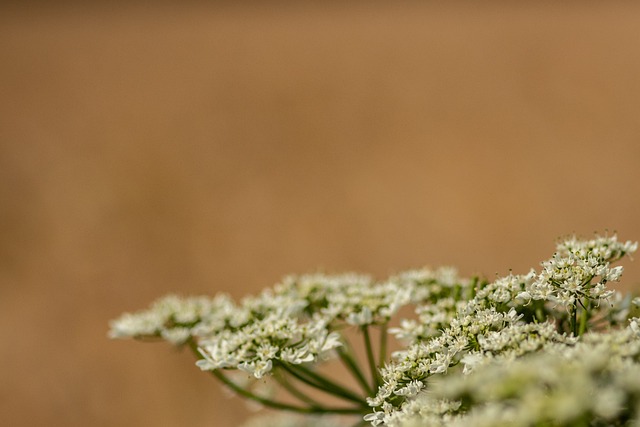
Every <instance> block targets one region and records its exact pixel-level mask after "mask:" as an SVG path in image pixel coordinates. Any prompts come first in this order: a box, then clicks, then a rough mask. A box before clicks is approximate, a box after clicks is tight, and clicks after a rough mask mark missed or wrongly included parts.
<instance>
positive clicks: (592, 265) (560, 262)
mask: <svg viewBox="0 0 640 427" xmlns="http://www.w3.org/2000/svg"><path fill="white" fill-rule="evenodd" d="M637 249H638V243H637V242H635V243H634V242H630V241H627V242H625V243H622V242H618V240H617V237H616V236H615V235H614V236H610V237H597V238H595V239H592V240H578V239H576V238H575V237H574V238H571V239H567V240H565V241H563V242H561V243H560V244H558V246H557V252H556V253H555V254H554V255H553V257H552V258H551V259H549V260H548V261H544V262H543V263H542V272H540V274H539V275H538V277H537V278H536V280H535V282H534V283H533V284H532V285H531V286H530V287H529V288H528V289H527V290H526V291H524V292H522V293H521V294H519V295H518V297H519V298H521V299H525V300H532V299H533V300H544V301H551V302H553V303H555V304H558V305H560V306H562V307H565V308H567V309H570V308H575V307H576V306H577V305H578V304H584V303H585V302H591V301H593V302H595V303H596V304H600V302H601V301H608V300H609V299H610V298H611V297H612V296H613V294H614V291H613V290H611V289H607V288H606V286H605V285H606V283H607V282H617V281H619V280H620V276H621V275H622V270H623V268H622V267H621V266H618V267H611V265H610V264H611V263H612V262H615V261H617V260H619V259H620V258H621V257H623V256H624V255H626V254H630V253H633V252H635V251H636V250H637ZM596 279H597V280H596ZM594 280H596V283H592V282H593V281H594ZM585 300H586V301H585Z"/></svg>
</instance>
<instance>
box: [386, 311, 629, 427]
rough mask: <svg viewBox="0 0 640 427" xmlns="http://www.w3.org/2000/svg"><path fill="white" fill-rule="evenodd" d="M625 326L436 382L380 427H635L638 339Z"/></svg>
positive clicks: (442, 378)
mask: <svg viewBox="0 0 640 427" xmlns="http://www.w3.org/2000/svg"><path fill="white" fill-rule="evenodd" d="M631 324H632V325H634V326H630V327H629V328H625V329H622V330H619V331H614V332H611V333H589V334H587V335H585V336H584V338H583V339H582V340H581V341H580V342H576V343H575V344H573V345H553V346H550V347H548V348H547V349H546V350H545V351H541V352H535V353H532V354H530V355H527V356H525V357H523V358H519V359H515V360H513V361H511V362H510V363H496V362H493V363H489V364H487V365H485V366H483V368H482V369H478V370H476V371H474V372H473V373H472V374H471V375H461V374H458V375H452V376H449V377H441V378H440V379H439V380H438V381H434V383H433V384H432V388H431V391H430V392H429V393H423V394H421V395H420V396H419V397H418V398H416V399H414V401H412V402H411V403H410V404H407V405H405V407H404V408H403V410H401V411H397V412H396V413H394V414H393V416H390V417H389V420H388V423H387V425H389V426H393V427H396V426H398V427H400V426H401V427H414V426H422V425H425V420H427V419H429V420H431V418H433V419H435V420H436V421H437V422H440V423H441V422H442V420H443V419H446V424H434V425H447V426H450V427H463V426H471V425H472V426H479V427H485V426H486V427H489V426H504V427H507V426H513V427H525V426H538V425H548V426H557V427H560V426H563V427H564V426H566V427H570V426H580V425H585V426H587V425H598V426H605V425H625V424H629V425H634V426H635V425H640V418H639V416H640V364H638V361H639V358H640V338H639V337H638V333H637V332H636V331H635V330H634V329H635V326H636V325H637V320H635V319H634V320H632V323H631ZM443 402H444V403H443ZM426 408H439V410H437V411H436V410H433V409H431V410H426ZM429 425H431V424H429Z"/></svg>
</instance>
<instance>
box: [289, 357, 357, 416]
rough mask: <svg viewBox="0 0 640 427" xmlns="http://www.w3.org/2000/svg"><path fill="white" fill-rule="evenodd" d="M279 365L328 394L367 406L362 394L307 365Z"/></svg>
mask: <svg viewBox="0 0 640 427" xmlns="http://www.w3.org/2000/svg"><path fill="white" fill-rule="evenodd" d="M279 366H281V367H282V368H283V369H284V370H286V371H287V372H288V373H290V374H291V375H292V376H293V377H295V378H297V379H298V380H300V381H302V382H304V383H306V384H308V385H310V386H312V387H315V388H318V389H320V390H322V391H324V392H326V393H328V394H333V395H334V396H337V397H341V398H343V399H346V400H350V401H352V402H356V403H358V404H360V405H363V406H366V402H365V400H364V399H363V398H362V397H361V396H358V395H357V394H355V393H354V392H352V391H350V390H348V389H346V388H345V387H343V386H341V385H340V384H337V383H335V382H333V381H331V380H329V379H328V378H326V377H323V376H322V375H318V374H316V373H315V372H313V371H312V370H310V369H308V368H307V367H305V366H302V365H293V364H288V363H281V364H279Z"/></svg>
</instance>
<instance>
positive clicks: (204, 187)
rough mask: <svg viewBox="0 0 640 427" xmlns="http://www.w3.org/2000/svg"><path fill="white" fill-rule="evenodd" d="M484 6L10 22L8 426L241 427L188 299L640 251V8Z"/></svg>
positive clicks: (68, 15) (61, 13)
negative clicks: (125, 338) (187, 326)
mask: <svg viewBox="0 0 640 427" xmlns="http://www.w3.org/2000/svg"><path fill="white" fill-rule="evenodd" d="M105 3H106V2H105ZM176 3H177V2H176ZM341 3H346V4H341ZM481 3H482V2H468V3H450V2H433V3H423V2H364V1H363V2H359V1H353V2H325V3H314V2H299V3H294V2H292V3H272V2H263V3H243V2H228V3H215V2H213V3H209V2H202V3H189V4H183V5H180V6H178V5H171V4H170V3H159V4H153V5H148V6H147V5H143V4H135V5H124V4H122V5H115V6H114V5H106V4H104V5H99V6H95V5H94V6H92V7H88V6H81V5H75V6H74V5H66V6H63V7H45V6H43V5H41V6H31V7H27V6H22V7H17V6H16V7H9V6H5V7H4V8H3V9H2V10H1V11H0V203H1V204H0V232H1V236H2V237H1V238H0V336H1V337H2V340H3V343H2V347H1V351H0V362H1V366H2V369H1V370H0V425H3V426H45V425H46V426H169V427H171V426H186V425H189V426H221V427H230V426H236V425H238V424H239V423H240V422H241V421H242V420H243V419H245V418H246V417H247V416H248V415H249V413H248V412H247V411H246V410H245V408H244V406H243V404H242V403H241V402H240V401H239V400H237V399H228V398H227V397H224V395H223V394H222V393H221V392H220V391H219V387H218V385H217V384H216V383H215V381H214V380H213V379H212V378H210V377H208V376H206V375H204V374H202V373H200V372H199V370H198V369H197V368H196V367H195V366H194V365H193V360H192V358H191V357H190V355H189V354H187V353H179V352H176V351H174V350H172V349H171V348H170V347H169V346H165V345H162V344H155V345H154V344H148V345H147V344H139V343H134V342H122V341H110V340H108V339H107V337H106V333H107V329H108V321H109V320H110V319H112V318H114V317H117V316H119V315H120V314H121V313H122V312H124V311H132V310H137V309H141V308H145V307H146V306H147V305H148V304H149V303H150V302H151V301H152V300H153V299H155V298H157V297H159V296H161V295H164V294H166V293H168V292H178V293H181V294H214V293H216V292H220V291H224V292H228V293H230V294H232V295H234V296H237V297H240V296H242V295H245V294H247V293H250V292H253V293H255V292H258V291H259V290H260V289H261V288H262V287H264V286H269V285H271V284H273V283H274V282H276V281H277V280H279V279H280V278H281V277H282V276H283V275H285V274H287V273H293V272H297V273H304V272H309V271H316V270H317V269H323V270H326V271H329V272H341V271H346V270H356V271H361V272H369V273H373V274H375V275H376V276H378V277H381V278H383V277H385V276H386V275H388V274H390V273H393V272H396V271H398V270H401V269H406V268H410V267H419V266H422V265H425V264H428V265H433V266H438V265H442V264H447V265H456V266H458V267H459V269H460V270H461V272H462V273H463V274H465V275H469V274H473V273H484V274H485V275H487V276H489V277H492V276H493V275H494V274H496V273H499V274H505V273H507V272H508V270H509V269H513V270H514V271H515V272H525V271H527V270H528V269H529V268H530V267H537V265H538V262H539V261H541V260H543V259H545V258H547V257H548V256H550V255H551V253H552V252H553V248H554V246H553V245H554V241H555V239H556V238H557V237H559V236H562V235H565V234H568V233H573V232H575V233H579V234H582V235H586V236H591V235H592V233H593V232H594V231H605V230H610V231H613V230H617V231H618V233H619V235H620V237H621V238H622V239H640V223H639V221H638V213H639V212H640V198H639V197H638V196H639V195H638V191H639V190H640V167H639V166H640V117H639V113H640V4H638V3H634V2H628V3H625V2H575V3H573V2H548V3H546V2H542V3H539V2H530V3H529V2H490V3H482V4H481ZM552 3H561V4H552ZM626 267H627V270H626V275H625V278H624V279H623V281H624V283H625V285H624V286H626V287H627V288H631V287H633V286H634V285H635V284H638V283H640V266H639V265H638V262H637V261H636V262H635V264H634V263H632V262H628V263H627V264H626Z"/></svg>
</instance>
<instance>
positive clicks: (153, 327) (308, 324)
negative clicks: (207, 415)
mask: <svg viewBox="0 0 640 427" xmlns="http://www.w3.org/2000/svg"><path fill="white" fill-rule="evenodd" d="M452 277H454V276H453V275H452V271H451V270H449V269H441V270H438V271H437V272H431V271H430V270H427V269H424V270H420V271H419V272H412V273H410V274H407V275H404V276H401V277H399V278H397V279H389V280H387V281H384V282H380V283H375V282H373V281H372V279H371V278H369V277H368V276H362V275H357V274H343V275H335V276H330V275H323V274H313V275H304V276H290V277H287V278H285V279H284V280H283V281H282V283H279V284H277V285H276V286H274V287H273V288H272V289H267V290H265V291H263V292H262V293H261V294H260V295H258V296H255V297H247V298H244V299H243V300H242V301H241V302H240V303H239V304H236V303H235V302H234V301H233V300H232V299H231V298H230V297H228V296H226V295H219V296H217V297H215V298H213V299H211V298H207V297H192V298H180V297H177V296H175V295H170V296H167V297H164V298H162V299H160V300H158V301H157V302H155V303H154V304H153V305H152V306H151V307H150V308H149V309H148V310H144V311H141V312H138V313H133V314H131V313H125V314H124V315H122V316H121V317H120V318H118V319H116V320H114V321H112V322H111V331H110V333H109V335H110V336H111V337H112V338H153V337H157V338H162V339H165V340H167V341H169V342H171V343H173V344H176V345H181V344H184V343H186V342H188V341H190V340H191V342H192V343H195V344H197V346H198V349H199V353H200V355H201V357H202V359H201V360H199V361H198V362H197V365H198V366H199V367H200V368H201V369H203V370H215V369H240V370H243V371H246V372H249V373H251V374H252V375H253V376H255V377H256V378H261V377H262V376H264V375H266V374H268V373H270V372H271V371H272V370H273V368H274V365H277V364H278V363H287V364H294V365H299V364H306V363H312V362H317V361H318V360H323V359H324V358H327V357H328V356H329V355H330V353H331V350H333V349H335V348H337V347H339V346H341V345H342V342H341V339H340V335H339V334H338V332H336V331H335V330H336V329H337V328H338V327H339V325H340V324H345V323H346V324H348V325H357V326H367V325H373V324H376V325H380V324H385V323H387V322H388V321H389V319H390V318H391V317H392V316H393V315H394V314H395V313H396V312H397V311H398V310H399V309H400V308H401V307H402V306H404V305H407V304H409V303H411V302H412V301H414V300H415V298H416V294H419V295H420V296H421V297H425V295H427V294H428V292H427V291H425V289H427V286H431V287H432V288H433V287H437V286H440V285H439V279H440V278H442V279H444V280H445V283H446V284H447V285H451V286H452V283H453V282H451V278H452ZM418 288H420V289H421V290H420V291H419V292H416V289H418ZM429 292H431V291H429Z"/></svg>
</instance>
